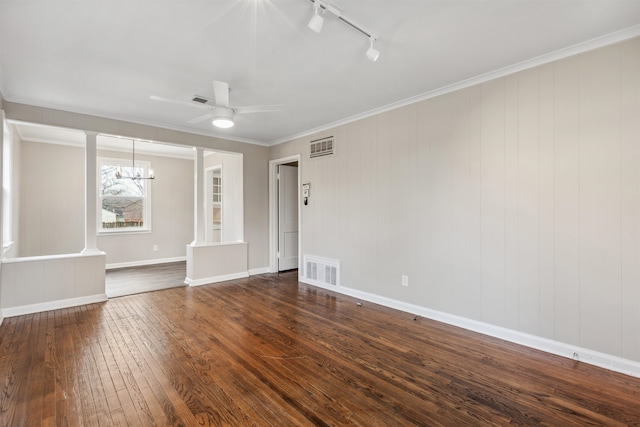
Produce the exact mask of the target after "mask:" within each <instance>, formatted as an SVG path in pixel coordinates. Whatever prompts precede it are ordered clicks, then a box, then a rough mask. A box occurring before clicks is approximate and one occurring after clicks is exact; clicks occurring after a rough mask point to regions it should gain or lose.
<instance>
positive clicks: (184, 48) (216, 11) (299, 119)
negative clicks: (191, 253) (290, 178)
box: [0, 0, 640, 145]
mask: <svg viewBox="0 0 640 427" xmlns="http://www.w3.org/2000/svg"><path fill="white" fill-rule="evenodd" d="M324 3H325V4H326V3H328V2H324ZM333 4H334V5H335V6H337V7H339V8H340V9H341V10H342V14H343V16H344V17H346V18H348V19H349V20H351V21H353V22H355V23H357V24H358V25H360V26H361V27H362V28H364V29H366V30H367V31H368V32H370V33H373V34H374V35H375V36H377V37H378V39H379V40H378V41H377V42H376V44H375V47H376V48H377V49H378V50H380V58H379V59H378V61H377V62H370V61H369V60H367V58H366V57H365V51H366V49H367V48H368V45H369V44H368V40H367V38H366V37H365V36H364V35H363V34H361V33H359V32H357V31H355V30H354V29H352V28H350V27H349V26H347V25H346V24H344V22H342V21H339V20H338V19H336V16H335V15H332V14H329V13H326V14H325V15H324V16H325V23H324V28H323V29H322V32H321V33H320V34H316V33H315V32H313V31H311V30H310V29H309V28H307V22H308V21H309V19H310V18H311V16H312V13H313V6H312V2H311V1H310V0H208V1H207V0H137V1H125V0H92V1H86V0H29V1H26V0H24V1H16V0H0V91H1V92H2V95H3V97H4V99H5V100H7V101H13V102H20V103H27V104H32V105H37V106H43V107H50V108H57V109H62V110H67V111H72V112H80V113H85V114H91V115H97V116H103V117H109V118H116V119H121V120H126V121H132V122H137V123H143V124H150V125H155V126H160V127H165V128H170V129H176V130H183V131H187V132H193V133H199V134H205V135H212V136H218V137H222V138H227V139H232V140H237V141H243V142H250V143H257V144H262V145H272V144H275V143H278V142H282V141H285V140H287V139H290V138H292V137H296V136H301V135H305V134H308V133H311V132H313V131H316V130H320V129H323V128H326V127H329V126H332V125H335V124H337V123H341V122H344V121H348V120H350V119H353V118H356V117H362V116H364V115H366V114H370V113H372V112H375V111H380V110H382V109H384V108H389V106H392V105H399V104H401V103H403V102H410V101H412V100H417V99H420V98H421V97H427V96H429V94H430V93H434V92H437V91H438V90H440V89H442V88H445V87H448V86H451V85H454V84H456V83H458V82H462V81H466V80H468V79H473V78H475V77H478V76H481V75H485V74H487V73H491V72H495V71H496V70H500V69H503V68H505V67H510V66H513V65H514V64H519V63H522V62H523V61H528V60H531V59H532V58H538V57H540V56H543V55H547V54H549V53H553V52H557V51H559V50H562V49H566V48H569V47H575V46H580V45H581V44H583V45H582V46H586V45H589V43H591V44H594V43H596V44H597V43H598V42H599V43H603V44H604V43H608V42H611V41H615V40H616V38H618V39H622V38H628V37H631V36H635V35H639V34H640V0H333ZM614 33H618V34H616V35H612V34H614ZM603 37H604V39H601V40H604V41H597V39H599V38H603ZM594 40H596V41H594ZM585 42H588V43H587V44H586V45H584V43H585ZM578 49H579V48H578ZM569 52H571V51H569ZM213 80H219V81H225V82H228V83H229V86H230V88H231V93H230V99H231V104H232V106H243V105H265V104H267V105H269V104H282V106H283V110H282V111H278V112H269V113H255V114H246V115H241V116H239V117H237V118H236V125H235V126H234V127H233V128H230V129H224V130H223V129H217V128H214V127H213V125H212V124H211V121H210V120H206V121H203V122H200V123H197V124H190V123H187V122H188V121H189V120H190V119H193V118H195V117H198V116H201V115H203V114H204V113H206V111H204V112H203V110H201V109H197V108H192V107H189V106H185V105H177V104H170V103H165V102H160V101H154V100H152V99H150V96H151V95H156V96H162V97H167V98H174V99H179V100H183V101H186V102H189V101H190V100H191V98H192V97H193V95H196V94H197V95H203V96H207V97H211V98H212V97H213V88H212V81H213Z"/></svg>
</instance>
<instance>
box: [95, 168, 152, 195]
mask: <svg viewBox="0 0 640 427" xmlns="http://www.w3.org/2000/svg"><path fill="white" fill-rule="evenodd" d="M117 169H118V166H115V165H102V168H101V175H102V176H101V179H102V180H101V192H102V193H101V194H102V195H103V196H134V197H144V180H140V179H130V177H132V176H135V174H136V171H134V170H133V168H132V167H131V166H128V167H120V171H121V173H122V177H123V178H122V179H118V178H116V170H117ZM136 169H137V172H139V173H140V174H143V173H144V171H143V170H142V168H140V167H138V168H136Z"/></svg>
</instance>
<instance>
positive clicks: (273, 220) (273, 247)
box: [269, 155, 301, 273]
mask: <svg viewBox="0 0 640 427" xmlns="http://www.w3.org/2000/svg"><path fill="white" fill-rule="evenodd" d="M299 166H300V155H295V156H290V157H286V158H282V159H277V160H272V161H270V162H269V215H270V226H269V241H270V251H269V252H270V257H269V258H270V271H271V272H272V273H277V272H280V271H285V270H292V269H297V268H298V266H299V260H300V241H301V233H300V230H299V228H300V217H301V215H300V185H299V183H300V167H299Z"/></svg>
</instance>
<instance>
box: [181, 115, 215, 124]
mask: <svg viewBox="0 0 640 427" xmlns="http://www.w3.org/2000/svg"><path fill="white" fill-rule="evenodd" d="M211 118H213V114H211V113H209V114H205V115H204V116H200V117H196V118H195V119H191V120H189V121H188V122H187V123H200V122H203V121H205V120H207V119H211Z"/></svg>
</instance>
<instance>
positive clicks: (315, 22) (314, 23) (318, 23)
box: [307, 1, 324, 34]
mask: <svg viewBox="0 0 640 427" xmlns="http://www.w3.org/2000/svg"><path fill="white" fill-rule="evenodd" d="M322 24H324V18H323V17H322V16H320V4H319V3H318V2H317V1H315V2H314V3H313V16H312V17H311V20H310V21H309V24H308V25H307V26H308V27H309V28H311V29H312V30H313V31H315V32H316V33H318V34H320V31H322Z"/></svg>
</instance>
